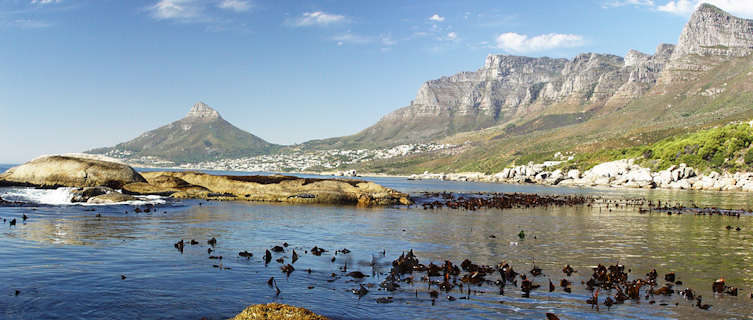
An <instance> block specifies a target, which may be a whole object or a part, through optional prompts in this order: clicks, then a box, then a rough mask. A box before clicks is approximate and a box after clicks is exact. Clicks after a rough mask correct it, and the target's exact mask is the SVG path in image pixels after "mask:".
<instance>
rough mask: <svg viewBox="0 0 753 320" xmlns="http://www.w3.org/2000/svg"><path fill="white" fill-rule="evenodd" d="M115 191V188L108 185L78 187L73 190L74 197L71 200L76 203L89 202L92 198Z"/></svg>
mask: <svg viewBox="0 0 753 320" xmlns="http://www.w3.org/2000/svg"><path fill="white" fill-rule="evenodd" d="M114 191H115V190H113V189H112V188H108V187H88V188H81V189H77V190H74V191H73V192H71V193H72V194H73V197H72V198H71V202H76V203H78V202H87V201H89V199H91V198H94V197H96V196H101V195H104V194H108V193H110V192H114Z"/></svg>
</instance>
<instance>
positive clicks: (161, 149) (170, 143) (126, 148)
mask: <svg viewBox="0 0 753 320" xmlns="http://www.w3.org/2000/svg"><path fill="white" fill-rule="evenodd" d="M277 149H279V146H278V145H275V144H271V143H269V142H267V141H264V140H263V139H261V138H259V137H257V136H255V135H253V134H250V133H248V132H246V131H243V130H241V129H238V128H237V127H236V126H234V125H232V124H231V123H229V122H227V121H226V120H225V119H223V118H222V116H220V113H219V112H217V110H214V109H212V108H211V107H210V106H208V105H207V104H205V103H203V102H197V103H196V104H194V105H193V107H191V110H189V111H188V114H187V115H186V116H185V117H184V118H183V119H180V120H178V121H175V122H173V123H171V124H168V125H166V126H162V127H160V128H157V129H154V130H152V131H148V132H145V133H143V134H142V135H140V136H138V137H137V138H136V139H133V140H131V141H128V142H124V143H120V144H118V145H116V146H114V147H112V148H101V149H94V150H91V151H88V153H95V154H105V155H108V156H111V157H115V158H122V159H125V160H127V161H129V160H130V161H133V160H138V159H139V158H143V157H156V158H159V159H163V160H168V161H172V162H175V163H185V162H199V161H206V160H214V159H227V158H238V157H244V156H252V155H259V154H266V153H269V152H272V151H275V150H277Z"/></svg>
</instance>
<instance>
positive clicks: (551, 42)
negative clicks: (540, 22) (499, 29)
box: [497, 32, 583, 53]
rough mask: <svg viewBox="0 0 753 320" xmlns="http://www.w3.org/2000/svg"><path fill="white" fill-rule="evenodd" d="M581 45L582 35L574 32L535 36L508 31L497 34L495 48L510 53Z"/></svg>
mask: <svg viewBox="0 0 753 320" xmlns="http://www.w3.org/2000/svg"><path fill="white" fill-rule="evenodd" d="M582 45H583V37H582V36H579V35H575V34H559V33H548V34H542V35H538V36H535V37H528V36H527V35H524V34H519V33H514V32H508V33H503V34H500V35H499V36H497V48H499V49H502V50H505V51H508V52H512V53H528V52H539V51H547V50H551V49H557V48H572V47H579V46H582Z"/></svg>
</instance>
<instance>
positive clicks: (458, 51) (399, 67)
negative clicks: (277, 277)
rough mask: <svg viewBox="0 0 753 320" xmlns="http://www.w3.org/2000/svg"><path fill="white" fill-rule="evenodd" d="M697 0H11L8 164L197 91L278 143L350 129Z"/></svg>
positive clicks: (678, 15)
mask: <svg viewBox="0 0 753 320" xmlns="http://www.w3.org/2000/svg"><path fill="white" fill-rule="evenodd" d="M707 2H710V3H713V4H715V5H717V6H719V7H721V8H722V9H725V10H727V11H730V12H732V13H734V14H736V15H738V16H742V17H748V18H753V1H751V0H710V1H707ZM697 4H698V1H697V0H673V1H670V0H582V1H561V0H552V1H544V0H541V1H517V0H488V1H487V0H475V1H474V0H469V1H441V0H431V1H390V0H383V1H335V0H320V1H305V0H302V1H262V0H128V1H125V0H123V1H116V0H0V163H21V162H24V161H27V160H29V159H31V158H34V157H36V156H39V155H43V154H50V153H65V152H80V151H84V150H88V149H91V148H96V147H104V146H112V145H115V144H117V143H119V142H124V141H127V140H130V139H133V138H135V137H136V136H138V135H139V134H141V133H142V132H145V131H148V130H151V129H155V128H157V127H160V126H162V125H165V124H167V123H170V122H172V121H175V120H178V119H180V118H182V117H183V116H185V114H186V113H187V112H188V110H189V108H190V107H191V106H192V105H193V104H194V103H196V102H197V101H203V102H205V103H207V104H208V105H210V106H212V107H214V108H215V109H217V110H218V111H219V112H220V114H221V115H222V116H223V117H224V118H225V119H226V120H228V121H230V122H231V123H233V124H235V125H236V126H238V127H239V128H241V129H244V130H247V131H249V132H251V133H253V134H255V135H257V136H259V137H261V138H263V139H266V140H267V141H270V142H273V143H279V144H294V143H301V142H304V141H307V140H310V139H318V138H327V137H335V136H343V135H349V134H354V133H356V132H358V131H360V130H362V129H364V128H366V127H368V126H370V125H372V124H374V123H375V122H376V121H378V120H379V118H380V117H382V116H384V115H385V114H387V113H389V112H391V111H393V110H395V109H398V108H400V107H404V106H407V105H409V104H410V101H411V100H412V99H413V98H414V97H415V94H416V92H417V91H418V89H419V87H420V86H421V84H422V83H423V82H424V81H427V80H431V79H436V78H438V77H441V76H444V75H452V74H454V73H457V72H460V71H473V70H477V69H478V68H479V67H481V66H483V63H484V58H485V57H486V56H487V55H489V54H513V55H526V56H550V57H566V58H572V57H573V56H575V55H577V54H578V53H582V52H597V53H611V54H616V55H620V56H624V54H625V53H626V52H627V51H628V50H630V49H636V50H639V51H643V52H647V53H653V52H654V50H655V48H656V46H657V45H658V44H660V43H676V41H677V38H678V36H679V35H680V32H681V31H682V28H683V26H684V24H685V23H686V21H687V19H688V17H689V16H690V14H691V12H692V11H693V10H694V8H695V7H696V6H697Z"/></svg>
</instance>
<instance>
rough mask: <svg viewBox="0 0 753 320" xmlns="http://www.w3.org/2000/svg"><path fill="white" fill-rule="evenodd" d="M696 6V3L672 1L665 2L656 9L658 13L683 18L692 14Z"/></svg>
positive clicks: (685, 0)
mask: <svg viewBox="0 0 753 320" xmlns="http://www.w3.org/2000/svg"><path fill="white" fill-rule="evenodd" d="M697 4H698V2H697V1H690V0H677V1H675V0H672V1H670V2H667V3H666V4H663V5H660V6H658V7H657V8H656V9H657V10H659V11H664V12H669V13H672V14H677V15H681V16H685V15H689V14H690V13H691V12H693V10H694V9H695V7H696V5H697Z"/></svg>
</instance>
